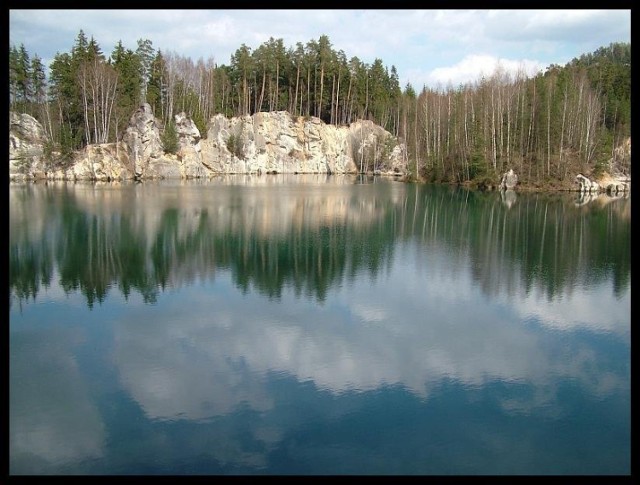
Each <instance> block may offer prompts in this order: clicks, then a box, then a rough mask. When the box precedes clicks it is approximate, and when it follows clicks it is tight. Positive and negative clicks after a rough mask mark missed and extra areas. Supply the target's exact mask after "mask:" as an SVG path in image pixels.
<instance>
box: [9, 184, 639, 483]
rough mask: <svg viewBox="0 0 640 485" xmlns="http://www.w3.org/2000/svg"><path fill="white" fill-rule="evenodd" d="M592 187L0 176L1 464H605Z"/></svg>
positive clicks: (619, 220)
mask: <svg viewBox="0 0 640 485" xmlns="http://www.w3.org/2000/svg"><path fill="white" fill-rule="evenodd" d="M603 200H604V199H603ZM607 202H608V203H601V201H594V202H591V203H589V204H587V205H582V206H579V205H578V204H577V203H576V200H575V195H572V194H553V195H545V194H525V193H518V194H515V197H514V198H511V197H508V198H502V197H501V196H500V194H499V193H496V192H491V193H480V192H473V191H467V190H463V189H459V188H450V187H437V186H436V187H434V186H421V185H412V184H404V183H401V182H395V181H390V180H381V179H373V178H361V177H338V176H302V175H300V176H262V177H256V176H253V177H250V176H233V177H225V178H220V179H214V180H212V181H208V182H197V181H184V182H145V183H142V184H48V185H41V184H35V185H34V184H25V185H11V186H10V189H9V213H10V224H9V230H10V233H9V241H10V244H9V253H10V267H9V290H10V296H9V301H10V309H9V317H10V322H9V351H10V358H9V364H10V368H9V377H10V381H9V384H10V386H9V391H10V397H9V401H10V410H9V411H10V412H9V448H10V449H9V452H10V454H9V467H10V473H11V474H109V475H112V474H278V475H282V474H322V475H324V474H378V475H379V474H392V475H407V474H409V475H411V474H417V475H432V474H436V475H448V474H452V475H461V474H464V475H469V474H470V475H479V474H480V475H484V474H491V475H496V474H497V475H502V474H509V475H513V474H515V475H519V474H528V475H529V474H572V475H574V474H578V475H580V474H585V475H592V474H629V473H630V462H631V459H630V441H631V439H630V432H631V431H630V430H631V419H630V413H631V410H630V387H631V386H630V373H631V372H630V367H631V366H630V327H631V312H630V301H631V295H630V292H631V282H630V277H631V265H630V247H631V244H630V233H631V232H630V231H631V221H630V210H631V202H630V199H619V200H612V201H609V200H607Z"/></svg>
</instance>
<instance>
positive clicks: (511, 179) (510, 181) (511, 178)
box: [500, 168, 518, 190]
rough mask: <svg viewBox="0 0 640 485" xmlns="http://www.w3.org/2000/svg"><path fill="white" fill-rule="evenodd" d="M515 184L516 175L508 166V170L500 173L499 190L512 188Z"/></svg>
mask: <svg viewBox="0 0 640 485" xmlns="http://www.w3.org/2000/svg"><path fill="white" fill-rule="evenodd" d="M516 185H518V176H517V175H516V173H515V172H514V171H513V169H512V168H510V169H509V171H508V172H505V173H504V174H503V175H502V180H501V181H500V190H513V189H515V188H516Z"/></svg>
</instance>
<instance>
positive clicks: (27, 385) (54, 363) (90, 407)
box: [9, 325, 106, 474]
mask: <svg viewBox="0 0 640 485" xmlns="http://www.w3.org/2000/svg"><path fill="white" fill-rule="evenodd" d="M78 336H79V335H78V333H77V332H74V331H70V330H69V329H65V328H55V325H54V328H48V329H44V330H43V331H42V332H39V333H38V335H33V334H17V335H12V337H11V345H10V351H11V357H10V364H11V380H10V387H11V393H10V406H11V426H10V433H9V443H10V444H9V446H10V448H11V472H12V473H16V474H21V473H36V474H37V473H45V474H48V473H51V471H52V469H55V468H54V466H59V465H60V464H62V465H63V466H69V467H72V466H73V465H77V464H78V463H80V462H82V461H83V460H87V459H96V458H100V457H102V455H103V453H104V446H105V438H106V436H105V435H106V433H105V426H104V424H103V422H102V419H101V416H100V414H99V411H98V408H97V406H96V404H95V403H94V402H93V401H92V400H91V399H90V395H89V392H88V383H87V381H86V376H84V375H83V372H82V370H81V369H80V368H79V366H78V363H77V362H76V360H75V359H74V356H73V355H72V354H71V353H70V352H69V350H70V347H73V346H75V345H78V341H79V338H78Z"/></svg>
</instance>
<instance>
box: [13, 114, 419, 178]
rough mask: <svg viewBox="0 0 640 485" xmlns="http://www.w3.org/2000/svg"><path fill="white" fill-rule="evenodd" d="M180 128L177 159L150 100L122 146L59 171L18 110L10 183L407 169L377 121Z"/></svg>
mask: <svg viewBox="0 0 640 485" xmlns="http://www.w3.org/2000/svg"><path fill="white" fill-rule="evenodd" d="M175 124H176V131H177V135H178V145H179V148H178V151H177V153H176V154H175V155H173V154H168V153H165V152H164V149H163V144H162V132H163V127H162V126H161V122H160V121H159V120H158V119H156V118H155V117H154V115H153V113H152V111H151V107H150V106H149V104H146V103H145V104H143V105H142V106H141V107H140V108H139V109H138V110H136V112H135V113H133V115H132V116H131V119H130V121H129V125H128V127H127V128H126V130H125V132H124V133H123V135H122V140H121V141H119V142H118V143H107V144H103V145H89V146H87V147H85V148H84V149H83V150H82V151H80V152H77V153H75V154H74V158H73V160H71V161H70V162H69V163H67V164H66V165H65V166H59V165H58V164H54V163H51V161H50V160H47V159H45V158H44V157H43V146H44V144H45V142H46V136H45V135H44V132H43V130H42V127H41V126H40V123H38V121H37V120H35V119H34V118H32V117H31V116H29V115H26V114H25V115H17V114H15V113H12V114H11V130H10V142H11V143H10V155H9V159H10V162H9V173H10V176H11V178H12V179H21V178H47V179H57V180H127V179H134V178H136V179H149V178H200V177H209V176H213V175H217V174H228V173H257V174H262V173H357V172H368V173H372V172H373V173H389V174H394V175H405V174H406V172H407V165H406V157H405V156H404V153H403V150H404V145H402V144H400V143H399V141H398V140H397V138H395V137H394V136H392V135H391V134H390V133H389V132H387V131H385V130H384V129H383V128H381V127H380V126H377V125H375V124H374V123H373V122H371V121H357V122H355V123H352V124H351V125H350V126H340V127H338V126H334V125H327V124H325V123H324V122H322V121H321V120H320V119H319V118H315V117H310V118H304V117H297V118H294V117H292V116H291V115H290V114H289V113H287V112H284V111H281V112H270V113H256V114H254V115H252V116H244V117H239V118H231V119H227V118H226V117H225V116H223V115H216V116H214V117H213V118H211V120H210V121H209V126H208V132H207V138H206V139H202V138H201V137H202V134H201V133H200V131H199V130H198V128H197V127H196V125H195V123H194V122H193V120H191V119H189V118H188V117H187V116H186V114H185V113H179V114H177V115H175ZM52 156H53V155H52ZM24 160H27V161H28V163H26V162H24Z"/></svg>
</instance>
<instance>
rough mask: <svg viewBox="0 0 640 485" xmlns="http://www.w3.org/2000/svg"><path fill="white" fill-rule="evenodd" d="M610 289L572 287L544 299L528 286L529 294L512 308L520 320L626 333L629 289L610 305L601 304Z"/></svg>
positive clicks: (629, 306) (547, 324)
mask: <svg viewBox="0 0 640 485" xmlns="http://www.w3.org/2000/svg"><path fill="white" fill-rule="evenodd" d="M612 292H613V289H612V288H610V287H608V286H606V285H600V286H596V287H591V288H586V289H581V290H576V289H573V291H571V292H567V294H566V295H565V296H564V297H563V298H558V299H555V300H553V301H550V300H549V299H547V298H545V296H544V294H543V291H542V290H541V289H540V288H532V290H531V292H530V293H531V294H530V295H528V296H527V297H525V298H522V300H521V301H520V302H519V303H518V306H517V307H514V308H515V309H516V310H517V311H518V313H519V314H520V315H521V317H520V318H521V319H523V320H531V319H536V320H539V321H540V323H541V324H542V325H545V326H547V327H550V328H553V329H554V330H562V331H567V330H580V329H589V330H590V331H593V332H611V333H614V334H617V335H620V336H628V335H629V332H630V331H631V328H630V326H629V319H630V314H631V296H630V288H629V287H628V288H627V289H626V290H625V295H624V296H623V297H622V298H620V299H619V300H618V302H616V304H613V305H603V302H607V301H610V300H611V294H612Z"/></svg>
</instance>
